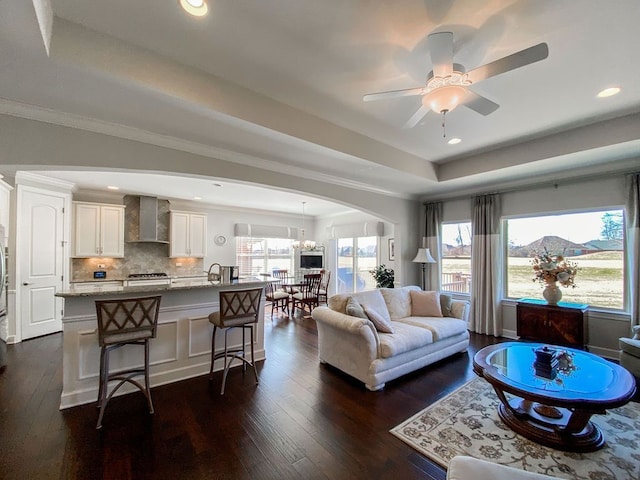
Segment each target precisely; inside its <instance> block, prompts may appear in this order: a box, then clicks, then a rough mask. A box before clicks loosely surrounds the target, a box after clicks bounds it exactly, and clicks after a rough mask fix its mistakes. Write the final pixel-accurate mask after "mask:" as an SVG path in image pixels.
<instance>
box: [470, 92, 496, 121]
mask: <svg viewBox="0 0 640 480" xmlns="http://www.w3.org/2000/svg"><path fill="white" fill-rule="evenodd" d="M462 105H464V106H465V107H467V108H470V109H471V110H473V111H474V112H478V113H479V114H480V115H485V116H486V115H489V114H491V113H493V112H495V111H496V110H497V109H498V108H500V105H498V104H497V103H495V102H492V101H491V100H489V99H488V98H486V97H483V96H482V95H478V94H477V93H475V92H472V91H471V90H469V89H467V93H466V94H465V96H464V99H463V101H462Z"/></svg>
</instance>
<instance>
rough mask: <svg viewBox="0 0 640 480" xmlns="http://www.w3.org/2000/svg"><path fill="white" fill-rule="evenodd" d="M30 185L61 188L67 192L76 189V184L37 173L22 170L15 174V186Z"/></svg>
mask: <svg viewBox="0 0 640 480" xmlns="http://www.w3.org/2000/svg"><path fill="white" fill-rule="evenodd" d="M31 183H39V184H41V185H47V186H49V187H57V188H62V189H64V190H69V191H74V190H75V188H76V184H75V183H73V182H67V181H65V180H59V179H57V178H51V177H46V176H44V175H40V174H38V173H32V172H28V171H24V170H20V171H18V172H16V185H25V184H31Z"/></svg>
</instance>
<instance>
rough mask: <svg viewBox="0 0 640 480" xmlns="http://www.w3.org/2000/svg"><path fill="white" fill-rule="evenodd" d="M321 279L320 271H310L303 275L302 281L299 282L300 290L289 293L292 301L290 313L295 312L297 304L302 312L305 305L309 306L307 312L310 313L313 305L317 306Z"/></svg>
mask: <svg viewBox="0 0 640 480" xmlns="http://www.w3.org/2000/svg"><path fill="white" fill-rule="evenodd" d="M321 280H322V274H320V273H310V274H307V275H305V276H304V281H303V282H302V283H301V284H300V291H299V292H297V293H294V294H293V295H291V300H292V302H293V306H292V310H291V312H292V314H293V313H295V311H296V307H297V306H298V304H299V305H300V310H302V312H303V314H304V307H305V305H306V306H308V307H309V313H311V311H312V310H313V309H314V307H317V306H318V304H319V300H318V295H319V291H320V282H321Z"/></svg>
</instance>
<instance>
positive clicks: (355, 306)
mask: <svg viewBox="0 0 640 480" xmlns="http://www.w3.org/2000/svg"><path fill="white" fill-rule="evenodd" d="M345 310H346V312H347V315H351V316H352V317H358V318H369V317H367V314H366V313H364V310H363V308H362V305H360V304H359V303H358V301H357V300H356V299H355V298H353V297H349V299H348V300H347V307H346V309H345Z"/></svg>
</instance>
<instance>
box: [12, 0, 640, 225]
mask: <svg viewBox="0 0 640 480" xmlns="http://www.w3.org/2000/svg"><path fill="white" fill-rule="evenodd" d="M207 1H208V3H209V6H210V12H209V14H208V15H207V16H206V17H204V18H195V17H191V16H189V15H187V14H186V13H185V12H183V11H182V10H181V8H180V7H179V5H178V0H136V1H133V2H132V1H131V0H109V1H104V0H85V1H82V2H78V1H77V0H50V2H49V0H34V2H33V3H34V4H36V5H39V6H42V5H44V6H45V7H46V6H47V4H49V3H50V5H51V7H52V12H53V14H54V17H53V28H52V35H51V44H50V52H49V56H47V53H46V51H45V47H44V43H45V42H43V37H42V34H41V30H40V29H39V26H38V22H37V19H36V14H35V10H34V6H33V4H32V3H31V2H29V1H26V0H0V113H8V114H11V115H21V116H27V117H29V118H34V119H43V120H45V119H46V121H49V122H54V123H56V122H57V123H61V124H81V125H84V126H83V127H82V128H90V129H93V130H96V131H100V130H101V129H102V130H103V131H105V132H108V133H109V134H117V135H118V134H121V135H122V136H127V137H128V138H132V137H133V138H135V137H136V135H138V137H140V138H142V137H143V136H144V141H148V142H154V138H155V139H158V140H157V141H158V142H160V139H161V140H162V142H165V143H166V142H168V141H169V142H173V145H174V148H184V149H185V150H189V151H197V152H198V153H200V154H204V155H210V156H212V157H216V158H223V159H225V160H230V161H235V162H238V163H244V164H249V165H255V166H260V167H261V168H266V169H270V170H275V171H286V172H287V173H289V174H293V175H299V176H304V177H306V178H319V179H323V180H324V181H331V182H334V183H336V184H341V185H348V186H350V187H352V188H359V189H364V190H369V191H374V192H381V193H386V194H391V195H395V196H400V197H406V198H429V197H433V196H441V197H444V196H454V195H459V194H462V193H466V192H472V191H482V190H486V189H488V188H496V187H497V186H500V185H502V186H507V185H511V186H513V185H519V184H522V183H525V182H532V181H534V182H535V181H543V180H545V179H558V178H567V177H574V176H580V175H589V174H594V173H598V172H602V171H627V170H630V169H632V168H637V167H638V166H639V165H640V161H639V160H638V157H639V152H640V139H639V138H640V114H639V112H640V82H638V78H640V62H639V61H638V60H637V52H636V49H637V45H640V29H638V28H637V22H638V19H640V2H638V1H637V0H618V1H616V2H602V1H597V0H584V1H581V2H576V1H574V0H513V1H498V0H457V1H456V0H454V1H441V0H422V1H418V0H395V1H393V2H384V1H368V2H364V1H358V2H345V1H340V0H325V1H317V0H269V1H259V0H247V1H231V0H207ZM45 11H46V8H45ZM440 31H452V32H453V33H454V39H455V43H454V60H455V62H456V63H460V64H463V65H464V66H465V67H466V68H467V70H469V69H472V68H474V67H477V66H480V65H483V64H485V63H487V62H491V61H493V60H496V59H498V58H501V57H503V56H505V55H509V54H511V53H514V52H517V51H519V50H521V49H524V48H527V47H529V46H532V45H535V44H538V43H540V42H546V43H547V44H548V46H549V57H548V58H547V59H546V60H543V61H541V62H538V63H534V64H531V65H528V66H526V67H523V68H521V69H518V70H514V71H511V72H507V73H505V74H503V75H500V76H497V77H493V78H490V79H487V80H485V81H483V82H481V83H479V84H477V85H474V86H473V89H474V90H475V91H476V92H477V93H480V94H482V95H483V96H485V97H487V98H489V99H491V100H493V101H495V102H497V103H498V104H500V108H499V109H498V110H497V111H496V112H494V113H493V114H491V115H489V116H486V117H484V116H481V115H479V114H477V113H475V112H473V111H471V110H469V109H467V108H465V107H459V108H457V109H456V110H454V111H453V112H451V113H450V114H448V115H447V136H448V137H460V138H461V139H462V143H460V144H458V145H454V146H452V145H448V144H447V143H446V141H445V140H446V139H444V138H443V129H442V126H441V123H442V119H441V118H440V117H439V116H438V115H436V114H433V113H430V114H428V115H427V116H426V117H425V118H424V121H423V122H421V123H420V124H418V125H417V126H416V127H415V128H413V129H403V128H402V126H403V124H404V123H405V122H406V121H407V119H408V118H409V117H411V115H412V114H413V113H414V112H415V111H416V110H417V108H418V107H419V105H420V100H419V97H404V98H397V99H393V100H384V101H378V102H367V103H364V102H363V101H362V95H363V94H366V93H372V92H377V91H385V90H395V89H403V88H410V87H416V86H421V85H424V82H425V76H426V75H427V73H428V72H429V71H430V70H431V65H430V57H429V45H428V42H427V36H428V35H429V34H430V33H432V32H440ZM614 85H615V86H620V87H622V93H620V94H619V95H617V96H615V97H611V98H608V99H598V98H596V93H597V92H598V91H600V90H602V89H603V88H605V87H609V86H614ZM623 116H627V117H626V118H621V117H623ZM616 119H617V120H616ZM636 127H637V128H636ZM114 132H116V133H114ZM563 132H566V133H563ZM13 167H14V168H15V165H14V166H13ZM10 170H11V166H7V167H6V169H5V170H4V171H10ZM0 173H3V166H2V165H0ZM56 175H61V177H60V178H62V177H64V178H67V179H69V180H71V181H74V182H76V183H77V184H78V185H79V186H81V187H84V188H94V187H97V185H94V184H91V183H87V182H90V181H94V182H95V179H96V175H95V172H89V173H88V174H85V175H79V174H74V175H73V176H71V175H70V174H56ZM91 179H93V180H91ZM101 179H105V180H106V177H102V178H101ZM156 180H157V179H156ZM123 181H124V180H123ZM134 181H135V183H134V184H133V185H134V186H135V184H136V183H137V185H143V184H153V182H144V181H141V179H137V180H134ZM194 181H195V180H194V179H186V178H185V179H175V178H174V179H172V180H171V182H168V183H167V182H165V183H162V182H159V181H158V182H156V183H158V185H159V187H162V188H170V189H174V190H173V192H175V193H172V194H169V193H167V192H166V191H165V192H157V193H164V195H166V196H173V197H176V198H189V196H193V195H192V192H193V191H195V189H196V187H197V185H196V184H194V183H192V182H194ZM113 183H115V180H114V182H113ZM204 183H205V184H206V183H207V182H206V181H205V182H204ZM222 183H225V184H228V182H226V181H222ZM124 188H128V187H124ZM230 190H231V189H228V191H230ZM233 190H234V192H235V193H236V194H237V195H238V197H237V199H236V200H237V201H238V202H240V201H243V202H245V203H243V205H245V206H258V205H260V206H261V208H264V207H265V202H264V201H263V200H262V198H263V197H262V196H255V197H254V195H253V194H243V193H242V190H241V189H240V188H237V189H233ZM141 193H143V192H141ZM148 193H149V194H153V193H154V192H148ZM261 193H264V192H261ZM280 194H282V195H285V196H284V197H282V198H278V199H274V206H273V209H274V210H277V209H280V208H287V209H289V210H283V211H290V210H291V208H292V207H291V205H294V204H297V205H299V202H300V201H302V199H304V198H305V197H304V195H298V196H296V197H293V198H288V197H286V195H287V193H285V192H280V193H278V195H280ZM253 198H256V200H251V199H253ZM287 199H288V201H287ZM252 202H253V204H252ZM311 203H312V202H311V201H310V204H311ZM285 205H288V206H287V207H285ZM325 207H326V208H325V209H324V210H323V213H328V212H330V210H331V207H330V206H329V204H327V205H326V206H325ZM336 208H337V209H339V208H342V207H337V206H336ZM294 210H295V209H294ZM319 210H322V209H319ZM312 214H314V213H312ZM318 214H320V213H318Z"/></svg>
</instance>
